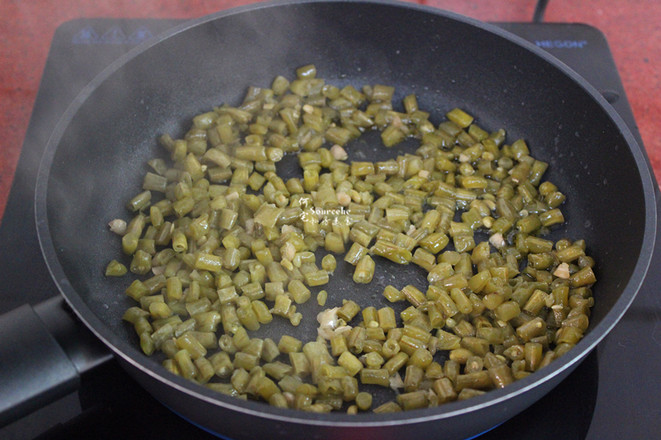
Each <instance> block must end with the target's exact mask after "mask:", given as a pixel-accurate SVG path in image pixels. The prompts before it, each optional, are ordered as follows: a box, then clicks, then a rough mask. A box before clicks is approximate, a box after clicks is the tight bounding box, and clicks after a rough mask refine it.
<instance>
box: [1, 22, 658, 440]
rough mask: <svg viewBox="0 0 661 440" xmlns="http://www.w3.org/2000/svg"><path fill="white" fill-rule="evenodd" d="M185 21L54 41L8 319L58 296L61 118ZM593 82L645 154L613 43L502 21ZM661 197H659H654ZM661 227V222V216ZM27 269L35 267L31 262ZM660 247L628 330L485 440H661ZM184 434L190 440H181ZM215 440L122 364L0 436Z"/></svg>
mask: <svg viewBox="0 0 661 440" xmlns="http://www.w3.org/2000/svg"><path fill="white" fill-rule="evenodd" d="M178 23H179V21H177V20H143V19H140V20H134V19H122V20H117V19H81V20H74V21H70V22H67V23H65V24H64V25H62V26H61V27H60V28H59V29H58V30H57V32H56V33H55V35H54V38H53V42H52V45H51V50H50V53H49V56H48V60H47V62H46V66H45V69H44V74H43V79H42V82H41V85H40V89H39V93H38V95H37V99H36V102H35V106H34V109H33V114H32V118H31V120H30V125H29V127H28V131H27V133H26V137H25V141H24V145H23V149H22V152H21V157H20V160H19V163H18V168H17V170H16V174H15V178H14V183H13V186H12V190H11V193H10V196H9V201H8V204H7V207H6V210H5V214H4V218H3V219H2V224H1V225H0V246H1V247H2V249H11V252H0V280H2V285H3V291H4V292H3V295H1V296H0V313H4V312H7V311H9V310H12V309H14V308H15V307H18V306H20V305H22V304H24V303H30V304H33V305H34V304H37V303H39V302H41V301H43V300H46V299H48V298H51V297H53V296H54V295H56V294H57V291H56V288H55V286H54V284H53V283H52V281H51V279H50V277H49V274H48V270H47V268H46V265H45V263H44V261H43V259H42V257H41V253H40V250H39V245H38V242H37V236H36V231H35V227H34V214H33V202H32V201H33V197H34V186H35V179H36V173H37V169H38V164H39V160H40V157H41V154H42V151H43V148H44V145H45V144H46V141H47V140H48V137H49V135H50V132H51V130H52V129H53V127H54V126H55V124H56V123H57V120H58V118H59V116H60V115H61V114H62V113H63V112H64V110H65V109H66V107H67V106H68V104H69V103H70V102H71V101H72V100H73V98H74V97H75V96H76V94H77V93H78V92H79V91H80V90H81V89H82V88H83V87H84V86H85V85H86V84H87V83H88V81H90V80H91V79H92V78H93V77H94V76H95V75H96V74H97V73H99V72H100V71H101V70H102V69H103V68H104V67H106V66H107V65H108V64H110V63H111V62H112V61H114V60H115V59H116V58H117V57H119V56H120V55H122V54H123V53H125V52H126V51H128V50H129V49H131V48H132V47H134V46H135V45H136V44H137V43H140V42H142V41H144V40H146V39H148V38H152V37H153V36H155V35H157V34H159V33H160V32H162V31H164V30H166V29H168V28H170V27H171V26H173V25H175V24H178ZM498 25H499V26H501V27H503V28H505V29H507V30H510V31H512V32H514V33H516V34H518V35H520V36H522V37H523V38H525V39H527V40H529V41H531V42H533V43H535V44H537V46H539V47H541V48H543V49H545V50H547V51H549V52H550V53H552V54H553V55H554V56H556V57H557V58H559V59H560V60H562V61H564V62H565V63H566V64H568V65H569V66H570V67H572V68H573V69H574V70H576V71H577V72H578V73H579V74H581V75H583V76H584V77H585V78H587V79H588V80H589V81H590V82H591V83H592V84H593V85H594V86H595V87H596V88H597V89H598V90H599V91H600V92H602V94H603V95H604V96H605V97H606V98H607V100H608V101H609V102H610V103H611V104H612V105H613V107H614V108H615V109H616V110H617V111H618V112H619V113H620V115H621V116H622V118H623V119H624V120H625V122H627V124H628V125H629V126H630V127H631V129H632V131H633V132H634V135H635V136H637V138H638V140H639V142H640V144H641V145H642V141H641V140H640V136H639V135H638V130H637V128H636V125H635V122H634V119H633V115H632V113H631V109H630V107H629V104H628V102H627V100H626V96H625V93H624V90H623V88H622V85H621V82H620V79H619V76H618V73H617V70H616V67H615V64H614V62H613V59H612V56H611V53H610V50H609V48H608V44H607V42H606V40H605V38H604V37H603V35H602V34H601V32H599V31H598V30H597V29H594V28H592V27H589V26H585V25H581V24H554V23H534V24H533V23H499V24H498ZM658 198H659V195H658V193H657V199H658ZM660 217H661V216H660ZM28 262H29V264H27V263H28ZM659 263H661V245H659V243H658V242H657V245H656V248H655V256H654V260H653V262H652V266H651V267H652V269H651V271H650V273H649V274H648V277H647V280H646V282H645V284H644V286H643V288H642V289H641V291H640V293H639V294H638V296H637V297H636V300H635V301H634V303H633V304H632V306H631V308H630V309H629V311H628V312H627V314H626V315H625V316H624V318H623V319H622V321H621V322H620V323H619V324H618V325H617V326H616V328H615V329H614V330H613V331H612V332H611V333H610V334H609V336H608V337H607V338H606V339H605V340H604V341H603V342H602V343H601V344H599V346H598V347H597V349H596V350H595V351H593V352H592V353H591V354H590V355H589V356H588V357H587V358H586V360H585V361H584V362H583V363H582V364H581V365H580V366H579V367H578V368H577V369H576V370H575V371H574V372H573V373H572V374H571V375H570V376H569V377H568V378H567V379H566V380H565V381H563V382H562V383H561V384H560V385H559V386H558V387H556V388H555V389H554V390H553V391H551V392H550V393H549V394H548V395H547V396H546V397H544V398H543V399H541V400H540V401H539V402H538V403H536V404H535V405H533V406H532V407H530V408H529V409H527V410H526V411H524V412H523V413H521V414H519V415H518V416H516V417H514V418H513V419H511V420H509V421H508V422H506V423H504V424H502V425H500V426H498V427H495V428H494V429H492V430H491V431H489V432H487V433H485V434H483V435H481V436H479V439H480V440H495V439H512V440H516V439H532V438H535V439H539V440H544V439H549V440H551V439H553V440H557V439H563V440H568V439H579V440H583V439H589V440H597V439H598V440H603V439H651V438H657V437H658V433H659V432H661V387H660V386H659V384H658V382H657V379H656V377H657V376H656V375H657V372H658V366H660V365H661V349H660V348H661V301H659V296H658V295H657V289H656V287H657V286H659V285H661V271H655V270H654V268H655V267H659ZM184 436H186V437H184ZM138 437H140V438H162V439H168V438H174V437H177V438H196V439H205V438H217V437H216V436H213V435H212V434H209V433H207V432H205V431H203V430H202V429H200V428H198V427H196V426H193V425H192V424H190V423H189V422H187V421H185V420H183V419H181V418H179V417H178V416H176V415H174V414H173V413H172V412H170V411H169V410H168V409H167V408H165V407H164V406H162V405H161V404H160V403H159V402H158V401H156V400H155V399H154V398H152V397H151V396H150V395H148V394H147V393H146V392H144V391H143V390H142V389H141V388H140V387H139V386H138V385H137V384H136V383H134V382H133V380H132V379H131V378H130V377H129V376H128V375H126V374H125V373H124V372H123V371H122V370H121V368H120V367H119V366H118V365H117V364H116V363H115V362H114V361H111V362H108V363H106V364H104V365H102V366H101V367H98V368H96V369H94V370H92V371H91V372H88V373H86V374H84V375H83V377H82V387H81V388H80V390H78V391H77V392H75V393H73V394H71V395H69V396H67V397H65V398H63V399H62V400H60V401H58V402H55V403H53V404H52V405H50V406H49V407H47V408H44V409H43V410H41V411H39V412H38V413H36V414H33V415H32V416H28V417H27V418H25V419H22V420H19V421H16V422H14V423H12V424H11V425H9V426H6V427H4V428H2V429H0V438H4V439H13V438H26V439H34V438H40V439H73V438H85V439H89V438H95V439H99V440H101V439H113V440H115V439H130V438H138Z"/></svg>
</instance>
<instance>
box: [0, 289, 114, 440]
mask: <svg viewBox="0 0 661 440" xmlns="http://www.w3.org/2000/svg"><path fill="white" fill-rule="evenodd" d="M111 358H112V354H111V353H110V351H109V350H108V349H107V348H106V347H105V346H103V344H101V342H100V341H98V340H97V339H96V338H95V337H94V336H93V335H92V333H90V332H89V330H87V329H86V328H85V327H84V325H83V324H81V323H80V322H79V321H78V320H77V319H76V318H75V317H74V316H73V314H72V313H71V312H70V311H69V310H68V308H67V306H66V304H65V303H64V300H63V299H62V298H61V297H60V296H56V297H53V298H51V299H49V300H46V301H44V302H42V303H39V304H37V305H35V306H34V307H32V306H30V305H27V304H26V305H23V306H21V307H18V308H17V309H14V310H12V311H11V312H8V313H6V314H4V315H2V316H0V390H1V391H0V395H1V396H2V398H1V399H0V427H3V426H5V425H7V424H9V423H11V422H13V421H15V420H18V419H20V418H21V417H23V416H25V415H27V414H30V413H32V412H34V411H36V410H37V409H39V408H42V407H43V406H45V405H46V404H48V403H51V402H54V401H56V400H57V399H59V398H61V397H64V396H66V395H67V394H69V393H71V392H73V391H75V390H76V389H77V388H78V387H79V385H80V376H81V374H83V373H84V372H85V371H88V370H90V369H92V368H94V367H95V366H97V365H100V364H102V363H104V362H106V361H108V360H110V359H111Z"/></svg>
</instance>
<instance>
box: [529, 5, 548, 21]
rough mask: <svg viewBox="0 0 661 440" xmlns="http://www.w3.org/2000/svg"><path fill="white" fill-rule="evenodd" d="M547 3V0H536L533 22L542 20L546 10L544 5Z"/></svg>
mask: <svg viewBox="0 0 661 440" xmlns="http://www.w3.org/2000/svg"><path fill="white" fill-rule="evenodd" d="M548 4H549V0H537V5H535V12H534V13H533V16H532V21H533V23H541V22H542V21H544V12H545V11H546V6H547V5H548Z"/></svg>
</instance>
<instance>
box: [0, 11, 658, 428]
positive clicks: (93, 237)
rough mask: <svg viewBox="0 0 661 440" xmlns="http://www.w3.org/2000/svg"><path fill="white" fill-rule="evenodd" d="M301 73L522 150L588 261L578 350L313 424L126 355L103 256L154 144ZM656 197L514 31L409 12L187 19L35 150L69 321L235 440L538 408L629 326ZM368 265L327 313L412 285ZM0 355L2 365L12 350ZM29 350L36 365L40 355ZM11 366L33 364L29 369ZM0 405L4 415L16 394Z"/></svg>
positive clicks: (491, 417) (627, 149) (340, 287)
mask: <svg viewBox="0 0 661 440" xmlns="http://www.w3.org/2000/svg"><path fill="white" fill-rule="evenodd" d="M309 63H313V64H315V65H316V67H317V70H318V72H319V76H320V77H323V78H325V79H326V80H327V81H328V82H330V83H333V84H336V85H338V86H342V85H345V84H354V85H357V86H359V85H363V84H376V83H383V84H389V85H394V86H395V87H396V89H397V96H396V99H395V102H397V101H396V100H397V99H398V98H401V97H403V96H405V95H407V94H410V93H416V94H417V95H418V99H419V101H420V107H421V108H424V109H426V110H429V111H430V112H431V114H432V117H431V119H432V121H433V122H436V123H438V122H439V121H440V119H441V118H442V115H443V114H444V113H445V112H446V111H447V110H449V109H451V108H453V107H462V108H464V109H465V110H467V111H468V112H470V113H472V114H474V115H476V116H477V117H478V123H479V124H480V125H481V126H483V127H485V128H487V129H490V130H495V129H497V128H500V127H504V128H506V129H507V130H508V139H510V140H514V139H517V138H521V137H522V138H525V139H526V141H527V142H528V144H529V145H530V146H531V149H532V154H533V155H534V156H535V157H537V158H539V159H540V160H544V161H546V162H548V163H549V164H550V166H549V171H548V172H547V174H546V176H545V177H546V178H547V179H548V180H550V181H552V182H554V183H556V184H557V185H558V186H559V187H560V189H561V190H562V191H563V192H564V193H565V194H567V195H568V201H567V202H566V204H565V205H564V207H563V212H564V214H565V217H566V219H567V222H566V224H565V225H563V227H562V228H560V229H557V230H555V231H554V232H553V236H552V237H555V238H559V237H563V236H567V237H573V238H584V239H585V240H586V241H587V243H588V244H589V250H588V251H589V253H590V254H591V255H593V256H594V257H595V259H596V261H597V265H596V267H595V271H596V273H597V277H598V279H599V282H598V284H597V286H596V287H595V289H594V293H595V299H596V303H595V306H594V308H593V311H592V316H591V323H590V328H589V329H588V332H587V334H586V336H585V337H584V338H583V339H582V340H581V341H580V342H579V343H578V344H577V345H576V347H575V348H574V349H573V350H571V351H570V352H569V353H568V354H567V355H565V356H563V357H562V358H560V359H558V360H556V361H554V362H553V363H552V364H551V365H550V366H548V367H545V368H544V369H542V370H540V371H539V372H536V373H534V374H532V375H530V376H529V377H527V378H525V379H523V380H520V381H517V382H516V383H514V384H512V385H509V386H508V387H506V388H504V389H500V390H494V391H491V392H488V393H486V394H485V395H483V396H479V397H475V398H472V399H469V400H467V401H461V402H453V403H449V404H446V405H444V406H441V407H438V408H429V409H422V410H415V411H410V412H403V413H397V414H387V415H384V414H360V415H357V416H349V415H346V414H309V413H304V412H298V411H291V410H283V409H277V408H272V407H269V406H268V405H265V404H262V403H260V402H252V401H241V400H238V399H234V398H230V397H226V396H222V395H220V396H219V395H218V394H216V393H214V392H212V391H210V390H208V389H206V388H203V387H200V386H197V385H195V384H193V383H191V382H188V381H186V380H184V379H181V378H179V377H176V376H174V375H172V374H170V373H168V372H167V371H165V370H164V369H163V368H162V367H161V366H160V365H159V362H158V360H157V359H152V358H148V357H146V356H144V355H143V354H142V353H141V352H140V351H139V348H138V345H137V343H136V337H135V335H134V334H133V329H132V328H131V327H130V326H128V325H127V324H126V323H124V322H122V320H121V315H122V314H123V312H124V311H125V309H126V308H127V307H129V306H130V305H131V301H130V300H129V299H127V298H126V297H125V296H124V295H123V293H122V292H123V290H124V289H125V287H126V280H125V279H116V280H115V279H113V280H108V279H106V278H105V277H104V276H103V268H104V267H105V265H106V264H107V262H108V261H109V259H111V258H114V257H116V256H117V255H119V254H120V247H119V243H118V240H117V237H116V236H113V235H112V234H111V233H109V232H108V231H107V227H106V224H107V222H108V221H109V220H111V219H113V218H116V217H119V216H122V215H124V216H128V214H127V213H126V211H125V208H124V204H125V202H126V200H128V199H129V198H130V197H132V196H133V195H135V192H136V190H137V189H138V188H139V187H140V184H141V176H142V175H143V174H144V170H145V168H144V166H145V163H146V161H147V160H148V159H150V158H152V157H154V156H157V155H159V154H162V151H160V148H159V147H158V146H157V145H156V144H157V143H156V141H155V139H156V138H157V136H159V135H160V134H162V133H171V134H173V136H178V135H182V134H183V133H184V132H185V131H186V130H187V129H188V125H187V122H186V121H190V119H191V117H192V116H194V115H195V114H197V113H199V112H202V111H207V110H209V109H211V108H212V107H213V106H217V105H220V104H222V103H229V104H237V103H239V102H240V100H241V98H242V96H243V94H244V92H245V89H246V87H248V86H250V85H257V86H268V85H270V83H271V81H272V79H273V77H275V76H276V75H278V74H290V73H291V72H293V70H294V69H295V68H296V67H298V66H301V65H304V64H309ZM351 148H354V150H355V151H357V152H361V151H362V153H360V154H363V155H367V156H369V157H370V160H374V158H375V157H377V155H384V154H385V155H386V157H387V156H388V154H392V156H393V157H394V155H396V154H399V152H400V151H407V149H409V150H408V151H411V150H410V149H412V148H415V145H414V144H411V143H407V144H404V145H402V146H400V147H398V148H399V149H400V150H387V151H385V152H384V149H381V148H377V147H376V146H375V145H374V139H371V138H369V137H368V138H365V139H363V138H361V140H360V141H359V142H357V143H356V144H355V145H354V146H352V147H350V148H349V149H350V150H351ZM352 154H353V153H352ZM356 154H359V153H356ZM381 157H383V156H381ZM293 168H294V167H288V166H287V165H286V164H283V169H282V170H280V171H281V172H283V173H285V174H286V173H293V172H295V171H293ZM655 185H656V184H655V181H654V178H653V176H652V174H651V172H650V168H649V165H648V164H647V162H646V159H645V155H644V153H643V150H642V148H641V146H640V145H637V143H636V141H635V140H634V138H633V136H632V134H631V133H630V132H629V130H628V129H627V128H626V126H625V124H624V123H623V122H622V121H621V119H620V118H619V117H618V116H617V114H616V113H615V112H614V110H613V109H612V108H611V107H610V106H609V105H608V104H607V102H606V101H605V100H604V99H603V98H602V97H601V96H600V95H599V93H598V92H597V91H596V90H594V89H593V88H592V87H591V86H590V85H588V84H587V83H586V81H585V80H583V79H582V78H581V77H579V76H578V75H577V74H575V73H574V72H572V71H571V70H570V69H568V68H567V67H566V66H564V65H563V64H561V63H560V62H559V61H557V60H555V59H554V58H552V57H551V56H549V55H547V54H546V53H545V52H543V51H541V50H539V49H537V48H536V47H534V46H533V45H531V44H528V43H526V42H524V41H523V40H521V39H519V38H517V37H515V36H513V35H510V34H509V33H506V32H504V31H502V30H500V29H497V28H495V27H493V26H490V25H487V24H484V23H480V22H477V21H475V20H471V19H468V18H465V17H461V16H458V15H455V14H452V13H448V12H443V11H440V10H436V9H431V8H428V7H423V6H418V5H412V4H400V3H395V2H387V1H285V2H278V3H264V4H256V5H252V6H249V7H244V8H238V9H233V10H228V11H224V12H221V13H218V14H214V15H211V16H208V17H204V18H202V19H199V20H195V21H192V22H190V23H187V24H185V25H182V26H180V27H177V28H175V29H173V30H172V31H170V32H168V33H167V34H166V35H164V36H162V37H160V38H158V39H156V40H155V41H152V42H149V43H147V44H145V45H142V46H140V47H139V48H137V49H136V50H134V51H132V52H130V53H129V54H127V56H125V57H123V58H121V59H120V60H118V61H117V62H116V63H114V64H112V65H111V66H110V67H109V68H108V69H106V70H105V71H104V72H103V73H101V74H100V75H99V76H98V77H97V78H96V79H95V80H94V81H92V82H91V83H90V84H89V85H88V86H87V87H86V88H85V89H84V90H83V92H82V93H81V94H80V95H79V96H78V97H77V98H76V100H75V101H74V102H73V103H72V105H71V107H70V108H69V109H68V110H67V111H66V112H65V114H64V116H63V118H62V120H61V121H60V123H59V124H58V126H57V128H56V129H55V131H54V133H53V135H52V137H51V139H50V141H49V143H48V145H47V147H46V152H45V154H44V157H43V160H42V164H41V167H40V170H39V175H38V181H37V191H36V197H35V209H36V219H37V230H38V236H39V240H40V243H41V246H42V251H43V255H44V257H45V260H46V262H47V265H48V267H49V270H50V272H51V275H52V277H53V279H54V281H55V283H56V284H57V286H58V288H59V290H60V292H61V294H62V295H63V297H64V298H65V300H66V302H67V303H68V305H69V306H70V308H71V309H72V310H73V311H74V313H75V314H76V316H77V318H78V319H79V320H80V321H82V322H83V323H84V325H85V326H86V327H87V328H89V329H90V330H91V332H92V333H93V334H94V335H95V337H96V338H98V339H99V340H100V341H102V342H103V343H104V344H105V345H106V346H107V347H108V348H109V349H110V351H112V353H113V355H114V356H115V358H116V359H117V360H118V361H119V362H120V363H121V364H122V366H123V367H125V369H126V370H127V372H128V373H129V374H131V375H132V376H133V377H134V378H135V379H136V380H137V381H138V382H139V383H140V384H141V385H142V386H143V387H144V388H145V389H147V390H148V391H149V392H150V393H152V394H153V395H154V396H155V397H156V398H157V399H158V400H160V401H161V402H162V403H163V404H165V405H166V406H168V407H170V408H171V409H172V410H173V411H174V412H176V413H178V414H180V415H181V416H183V417H185V418H187V419H189V420H190V421H192V422H193V423H195V424H198V425H200V426H202V427H204V428H205V429H207V430H209V431H212V432H215V433H218V434H220V435H223V436H227V437H230V438H235V439H239V438H260V437H265V438H299V437H301V438H302V437H305V438H311V439H313V438H314V439H316V438H329V437H334V438H344V439H351V438H361V439H369V438H380V439H389V438H402V437H403V436H410V435H426V436H432V435H433V436H435V437H442V438H447V439H455V438H457V439H458V438H466V437H470V436H474V435H476V434H479V433H481V432H483V431H484V430H487V429H489V428H491V427H493V426H495V425H498V424H499V423H502V422H503V421H505V420H507V419H508V418H510V417H512V416H513V415H515V414H517V413H518V412H520V411H522V410H523V409H524V408H526V407H527V406H529V405H531V404H532V403H533V402H535V401H536V400H538V399H539V398H541V397H542V396H543V395H544V394H545V393H547V392H548V391H549V390H550V389H552V388H553V387H554V386H555V385H557V384H558V383H559V382H560V381H561V380H562V379H563V378H564V377H566V376H567V375H568V374H569V373H570V372H571V371H572V370H573V369H574V368H575V367H576V366H577V365H578V363H579V362H580V361H581V360H582V359H583V358H585V356H586V355H587V354H588V353H589V352H590V351H591V350H592V349H593V348H594V347H595V346H596V345H597V343H598V342H599V341H600V340H601V339H602V338H604V337H605V336H606V334H607V333H608V331H609V330H610V329H611V328H612V327H613V326H614V325H615V324H616V323H617V321H618V320H619V318H620V317H621V316H622V315H623V314H624V312H625V310H626V309H627V307H628V306H629V304H630V303H631V301H632V300H633V298H634V296H635V295H636V292H637V290H638V289H639V287H640V285H641V283H642V281H643V279H644V277H645V274H646V272H647V269H648V266H649V263H650V258H651V254H652V249H653V247H654V242H655V239H656V205H655V203H656V202H655V197H654V189H655ZM340 266H341V265H340ZM377 266H379V267H380V269H379V272H378V273H377V275H376V280H375V281H374V282H373V283H374V286H368V287H361V289H357V288H356V287H355V285H353V284H352V282H351V281H350V278H348V275H346V274H343V273H342V270H343V269H342V267H340V268H338V270H339V271H340V273H338V274H336V275H334V276H333V280H332V283H331V285H330V286H328V287H327V290H328V292H329V294H330V299H329V304H330V305H332V303H333V301H336V302H337V301H339V300H341V298H345V297H347V295H354V296H355V297H356V298H360V300H357V301H358V302H359V303H360V302H361V301H366V300H370V301H374V302H378V301H382V299H380V298H379V294H380V292H381V291H382V286H383V285H385V284H390V283H392V280H393V279H394V280H396V282H397V283H398V284H397V285H399V286H400V287H401V286H403V285H405V284H408V283H409V282H411V283H418V282H420V274H419V273H416V269H414V268H412V267H404V268H402V267H397V268H395V269H396V271H395V270H393V268H392V267H389V266H387V265H386V263H383V262H381V261H379V262H378V264H377ZM343 277H344V278H343ZM372 289H373V290H372ZM311 303H312V302H311ZM310 307H312V309H310V310H312V312H307V313H306V312H304V313H305V316H306V317H307V318H304V322H306V324H305V325H306V326H308V327H305V326H303V327H302V328H301V329H300V330H297V331H301V333H299V336H300V337H304V335H306V334H310V333H309V332H310V330H312V331H314V324H315V322H313V321H314V319H313V318H312V317H313V316H314V314H316V312H315V311H314V310H315V309H314V307H313V305H310ZM316 310H317V311H318V309H316ZM310 313H312V315H310ZM27 315H30V313H23V314H22V315H21V316H23V317H24V318H25V316H27ZM21 319H23V318H21ZM25 319H26V320H27V319H28V318H25ZM9 321H21V320H20V319H18V320H17V319H14V320H9V319H4V320H2V319H0V329H1V330H2V331H3V334H7V335H10V336H11V337H10V338H9V339H10V340H11V341H12V343H13V345H12V347H16V346H21V347H22V346H27V347H30V348H31V343H30V342H20V341H21V340H20V339H18V338H23V339H22V340H23V341H25V340H26V337H29V336H30V335H31V334H32V332H27V331H26V327H25V324H24V323H23V325H21V323H20V322H19V323H18V325H17V326H16V327H17V329H14V330H15V331H14V333H11V332H10V330H9V329H8V327H9V324H8V322H9ZM5 330H6V331H7V333H5ZM274 331H280V330H278V328H277V326H276V327H275V330H274ZM289 332H290V333H291V331H289ZM26 333H29V334H26ZM312 334H314V333H312ZM15 335H16V336H15ZM13 338H16V339H13ZM5 339H6V338H5ZM3 350H4V352H3V353H2V354H3V356H5V353H9V355H12V353H13V352H11V350H10V349H7V348H6V347H5V348H3ZM33 351H37V352H42V353H45V349H44V350H42V349H40V348H38V347H37V348H35V349H33ZM13 356H14V357H13V358H14V359H16V358H18V357H19V356H17V355H15V354H13ZM3 359H5V361H4V362H5V365H2V366H3V372H2V373H1V375H2V376H3V377H2V378H1V379H0V383H1V384H3V386H4V385H5V384H12V383H14V382H13V379H14V376H12V375H11V374H12V371H9V370H12V369H11V368H10V369H6V368H4V367H6V364H7V363H8V362H7V361H6V359H11V358H10V357H3ZM0 362H3V361H2V360H0ZM23 364H29V365H30V368H39V367H40V365H41V364H42V362H40V360H39V359H32V360H29V361H26V362H23ZM23 364H21V365H23ZM43 364H44V365H43V368H42V370H43V371H42V372H41V373H39V374H42V375H41V376H38V377H50V378H51V379H52V378H53V377H55V379H53V380H54V381H56V382H57V377H58V374H56V373H57V372H58V371H60V370H57V366H52V365H50V364H47V363H43ZM49 369H50V372H51V374H48V371H49ZM14 370H16V368H15V369H14ZM64 370H66V368H64ZM63 376H66V377H69V376H67V375H66V374H64V373H63ZM55 387H56V388H57V385H56V386H55ZM62 387H64V388H66V387H65V386H64V385H62ZM13 388H14V390H15V389H16V388H21V387H16V386H14V387H13ZM15 399H16V400H14V402H17V404H16V405H14V407H18V406H21V405H24V403H25V399H24V398H22V397H20V396H19V397H16V398H15ZM21 399H22V400H21ZM9 408H10V409H9V411H8V412H9V413H11V412H12V410H11V408H12V406H11V399H10V405H9ZM14 416H15V414H14Z"/></svg>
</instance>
